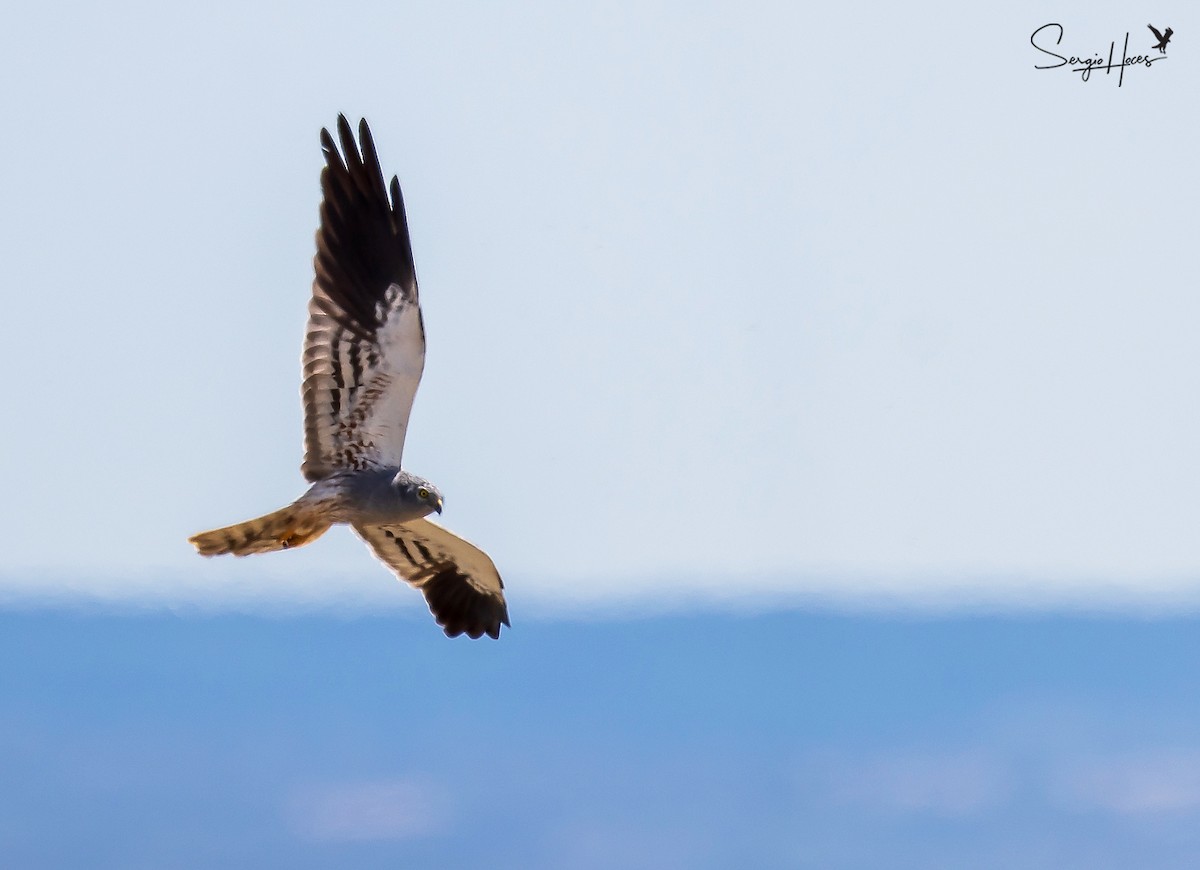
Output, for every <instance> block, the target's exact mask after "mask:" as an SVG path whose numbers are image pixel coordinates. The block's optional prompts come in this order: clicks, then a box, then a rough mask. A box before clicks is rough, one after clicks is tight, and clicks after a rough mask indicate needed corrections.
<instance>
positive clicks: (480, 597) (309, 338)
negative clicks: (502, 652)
mask: <svg viewBox="0 0 1200 870" xmlns="http://www.w3.org/2000/svg"><path fill="white" fill-rule="evenodd" d="M338 135H339V138H340V139H341V145H342V149H341V150H342V152H343V153H344V155H345V159H344V161H343V158H342V156H341V155H340V154H339V153H338V149H337V146H336V145H335V144H334V142H333V138H332V137H331V136H330V135H329V132H328V131H327V130H322V131H321V143H322V146H323V150H324V152H325V159H326V167H325V169H324V170H323V171H322V173H321V188H322V191H323V194H324V198H323V201H322V203H321V225H320V228H319V229H318V231H317V256H316V258H315V261H314V265H315V268H316V279H315V280H314V282H313V291H312V298H311V300H310V301H309V306H308V313H309V317H308V328H307V330H306V332H305V340H304V353H303V358H302V363H303V383H302V386H301V394H302V397H303V400H304V417H305V421H304V441H305V455H304V462H303V464H302V465H301V471H302V472H303V474H304V476H305V477H306V478H307V479H308V480H309V481H310V482H311V484H312V485H311V486H310V487H309V489H308V491H307V492H306V493H305V494H304V495H303V496H301V497H300V498H299V499H297V500H296V501H294V502H292V504H290V505H288V506H287V507H284V508H281V509H280V510H277V511H274V512H273V513H270V514H266V515H265V516H262V517H259V518H257V519H254V520H249V521H247V522H244V523H238V524H236V525H233V526H227V527H225V528H220V529H214V530H213V531H209V532H202V533H200V534H198V535H195V536H193V537H192V538H191V539H190V540H191V542H192V543H193V544H194V545H195V546H196V549H197V550H198V551H199V552H200V553H201V555H205V556H216V555H222V554H225V553H232V554H233V555H236V556H246V555H251V554H254V553H265V552H271V551H273V550H286V549H292V548H295V547H299V546H303V545H304V544H307V543H309V542H311V541H314V540H316V539H317V538H318V537H320V536H321V535H322V534H324V533H325V532H326V531H327V530H328V529H329V528H330V527H331V526H332V525H335V524H346V525H349V526H351V528H353V529H354V531H355V533H356V534H358V536H359V537H361V538H362V539H363V540H364V541H365V542H366V543H367V546H368V547H370V548H371V551H372V552H373V553H374V554H375V555H376V557H378V558H379V559H380V560H381V561H383V562H384V563H385V564H387V565H388V567H390V568H391V569H392V570H393V571H395V572H396V574H397V575H398V576H399V577H400V578H401V579H403V580H405V581H406V582H408V583H409V584H411V585H413V586H415V587H417V588H418V589H420V590H421V591H422V592H423V593H424V595H425V598H426V601H427V602H428V604H429V607H430V610H432V612H433V614H434V617H435V618H436V619H437V621H438V623H439V624H440V625H441V626H442V627H443V628H444V629H445V631H446V634H448V635H450V636H455V635H458V634H467V635H469V636H471V637H480V636H481V635H483V634H488V635H490V636H491V637H499V635H500V626H501V625H508V624H509V623H508V607H507V604H506V603H505V600H504V592H503V588H504V584H503V582H501V580H500V575H499V573H497V571H496V568H495V565H493V564H492V561H491V559H489V558H488V557H487V555H486V554H485V553H484V552H483V551H482V550H479V549H478V548H477V547H475V546H474V545H472V544H470V543H468V542H467V541H465V540H463V539H462V538H459V537H458V536H456V535H454V534H453V533H451V532H449V531H447V530H446V529H444V528H442V527H441V526H438V525H436V524H434V523H432V522H429V521H428V520H426V519H425V517H427V516H428V515H429V514H430V513H433V512H434V511H436V512H438V513H441V511H442V504H443V498H442V494H441V492H440V491H439V490H438V488H437V487H436V486H434V485H433V484H432V483H430V482H429V481H427V480H424V479H422V478H420V477H417V476H416V475H413V474H410V473H409V472H407V471H405V470H403V468H402V467H401V456H402V453H403V449H404V439H405V434H406V431H407V429H408V418H409V412H410V411H411V409H412V403H413V399H414V397H415V396H416V391H417V386H418V384H419V383H420V380H421V373H422V371H423V370H424V366H425V326H424V323H423V321H422V318H421V308H420V302H419V299H418V295H417V281H416V271H415V267H414V264H413V258H412V247H411V244H410V241H409V235H408V223H407V218H406V216H405V213H404V203H403V200H402V198H401V194H400V185H399V182H398V180H397V179H396V178H392V181H391V186H390V194H391V195H390V198H389V189H388V187H387V186H386V185H385V184H384V181H383V173H382V171H381V169H380V166H379V158H378V156H377V155H376V153H375V144H374V142H373V140H372V138H371V131H370V129H369V128H368V127H367V123H366V121H363V122H361V123H360V125H359V140H360V141H361V146H362V150H361V153H360V151H359V145H358V144H357V143H356V142H355V140H354V135H353V132H352V131H351V129H350V125H349V123H348V122H347V121H346V119H345V117H343V116H339V117H338Z"/></svg>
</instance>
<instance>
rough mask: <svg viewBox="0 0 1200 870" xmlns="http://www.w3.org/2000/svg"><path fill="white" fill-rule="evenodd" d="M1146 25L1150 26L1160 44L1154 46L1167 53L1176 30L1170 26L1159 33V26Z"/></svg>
mask: <svg viewBox="0 0 1200 870" xmlns="http://www.w3.org/2000/svg"><path fill="white" fill-rule="evenodd" d="M1146 26H1147V27H1149V28H1150V31H1151V33H1153V34H1154V38H1155V39H1157V40H1158V45H1156V46H1154V48H1157V49H1158V50H1159V51H1160V52H1162V53H1163V54H1166V53H1167V43H1168V42H1170V41H1171V34H1172V33H1174V32H1175V31H1174V30H1172V29H1171V28H1169V27H1168V28H1167V29H1166V31H1164V32H1163V33H1159V32H1158V28H1157V27H1155V26H1154V25H1153V24H1147V25H1146Z"/></svg>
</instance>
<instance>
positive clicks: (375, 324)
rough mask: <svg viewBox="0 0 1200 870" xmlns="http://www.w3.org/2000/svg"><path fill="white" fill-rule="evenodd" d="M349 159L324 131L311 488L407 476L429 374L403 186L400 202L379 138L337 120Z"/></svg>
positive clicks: (309, 351) (309, 384)
mask: <svg viewBox="0 0 1200 870" xmlns="http://www.w3.org/2000/svg"><path fill="white" fill-rule="evenodd" d="M337 132H338V138H339V139H340V140H341V145H342V153H341V154H339V153H338V149H337V146H336V145H335V144H334V142H333V137H332V136H330V135H329V131H328V130H322V131H321V147H322V150H323V151H324V152H325V168H324V169H323V170H321V191H322V194H323V199H322V202H321V226H320V228H319V229H318V230H317V255H316V257H315V258H314V261H313V264H314V266H315V268H316V278H315V279H314V280H313V291H312V299H311V300H310V301H309V304H308V328H307V331H306V332H305V336H304V355H303V363H304V380H303V384H302V386H301V389H300V392H301V396H302V398H303V401H304V463H303V465H301V471H302V472H303V473H304V476H305V477H306V478H307V479H308V480H310V481H312V480H320V479H322V478H324V477H327V476H329V475H330V474H331V473H333V472H335V471H339V470H346V469H365V468H373V467H391V468H398V467H399V466H400V456H401V453H402V451H403V449H404V435H405V432H406V430H407V429H408V417H409V412H410V411H411V410H412V403H413V397H414V396H415V395H416V392H417V384H418V383H420V380H421V371H422V370H423V369H424V367H425V328H424V325H423V324H422V322H421V308H420V301H419V299H418V297H417V277H416V270H415V268H414V266H413V256H412V246H411V244H410V242H409V236H408V222H407V220H406V218H405V215H404V200H403V199H402V198H401V195H400V182H399V181H398V180H397V179H396V178H395V177H393V178H392V183H391V199H390V200H389V198H388V188H387V186H385V184H384V181H383V172H382V170H381V169H380V166H379V157H378V155H377V154H376V153H375V143H374V141H373V140H372V139H371V131H370V130H369V129H368V128H367V122H366V121H365V120H364V121H362V122H360V123H359V127H358V136H359V144H361V146H362V150H361V153H360V151H359V144H356V143H355V141H354V134H353V132H352V131H351V129H350V124H349V123H348V122H347V121H346V118H345V116H344V115H339V116H338V124H337Z"/></svg>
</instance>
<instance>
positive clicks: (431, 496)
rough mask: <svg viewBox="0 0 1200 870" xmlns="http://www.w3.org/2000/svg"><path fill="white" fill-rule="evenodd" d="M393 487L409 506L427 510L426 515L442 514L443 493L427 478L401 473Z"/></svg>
mask: <svg viewBox="0 0 1200 870" xmlns="http://www.w3.org/2000/svg"><path fill="white" fill-rule="evenodd" d="M392 486H394V487H396V489H397V490H398V491H399V493H400V497H401V498H402V499H404V501H405V502H406V503H407V504H410V505H412V506H413V507H417V508H425V509H426V510H425V513H426V514H431V513H433V512H434V511H437V512H438V513H439V514H440V513H441V512H442V491H441V490H440V489H438V488H437V487H436V486H434V485H433V484H432V483H430V482H429V481H428V480H426V479H425V478H423V477H417V476H416V475H415V474H409V473H408V472H407V471H401V472H400V473H399V474H397V475H396V476H395V478H393V479H392Z"/></svg>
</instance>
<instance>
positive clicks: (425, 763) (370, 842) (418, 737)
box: [0, 611, 1200, 868]
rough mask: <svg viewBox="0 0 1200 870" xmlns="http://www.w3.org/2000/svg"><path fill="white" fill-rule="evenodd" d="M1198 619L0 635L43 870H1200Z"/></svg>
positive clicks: (314, 626) (29, 864) (11, 756)
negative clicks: (1197, 868)
mask: <svg viewBox="0 0 1200 870" xmlns="http://www.w3.org/2000/svg"><path fill="white" fill-rule="evenodd" d="M1198 666H1200V622H1198V621H1195V620H1179V621H1171V620H1165V621H1123V620H1116V619H1064V618H1037V619H1016V618H1005V619H998V618H997V619H992V618H972V619H942V620H887V619H874V618H871V619H868V618H850V617H834V616H817V615H811V614H776V615H770V616H760V617H744V618H741V617H721V616H714V615H708V616H697V617H687V618H683V617H680V618H655V619H646V620H642V621H632V622H595V623H586V622H553V621H536V620H535V621H529V622H521V621H519V620H518V621H517V624H516V625H515V627H514V628H513V631H512V632H511V633H510V634H506V635H505V637H504V638H503V639H502V640H501V641H499V642H492V641H486V642H484V641H477V642H470V641H466V640H465V639H459V640H456V641H451V640H448V639H446V638H444V637H442V636H441V635H440V633H438V632H437V631H436V629H434V628H433V627H432V626H431V625H430V624H429V622H428V620H427V619H426V618H425V615H424V614H415V613H414V615H413V616H412V617H411V618H387V619H383V618H361V619H332V618H317V617H309V618H299V619H274V618H255V617H243V616H239V617H232V616H221V617H195V618H192V617H178V616H166V615H152V616H111V615H110V616H88V615H83V614H80V613H74V614H68V613H58V612H48V611H47V612H8V613H0V771H2V774H3V782H4V787H3V789H0V853H2V854H3V855H4V856H5V863H6V864H7V865H8V866H13V867H23V868H38V867H90V868H95V867H113V868H117V867H120V868H128V867H178V868H190V867H196V868H200V867H214V866H221V867H267V866H275V867H289V868H309V867H311V868H317V867H356V868H372V867H379V868H384V867H387V868H394V867H443V866H444V867H458V866H488V867H492V868H497V867H500V868H537V867H546V868H550V867H555V868H557V867H572V868H575V867H618V866H619V867H689V868H691V867H731V866H753V867H809V866H811V867H822V868H836V867H864V868H873V867H883V866H886V867H889V868H896V867H911V868H928V867H931V866H945V867H949V866H955V867H972V868H980V867H996V868H1000V867H1005V868H1012V867H1021V868H1036V867H1047V868H1049V867H1054V868H1062V867H1081V868H1082V867H1088V868H1096V867H1114V868H1115V867H1132V866H1137V867H1180V868H1183V867H1190V866H1194V857H1195V855H1196V854H1200V853H1198V852H1197V846H1198V845H1200V843H1197V839H1198V835H1197V833H1196V832H1197V831H1198V830H1200V826H1198V825H1197V821H1200V725H1198V724H1197V723H1200V689H1198V685H1200V680H1198V679H1197V677H1198V674H1200V670H1198Z"/></svg>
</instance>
